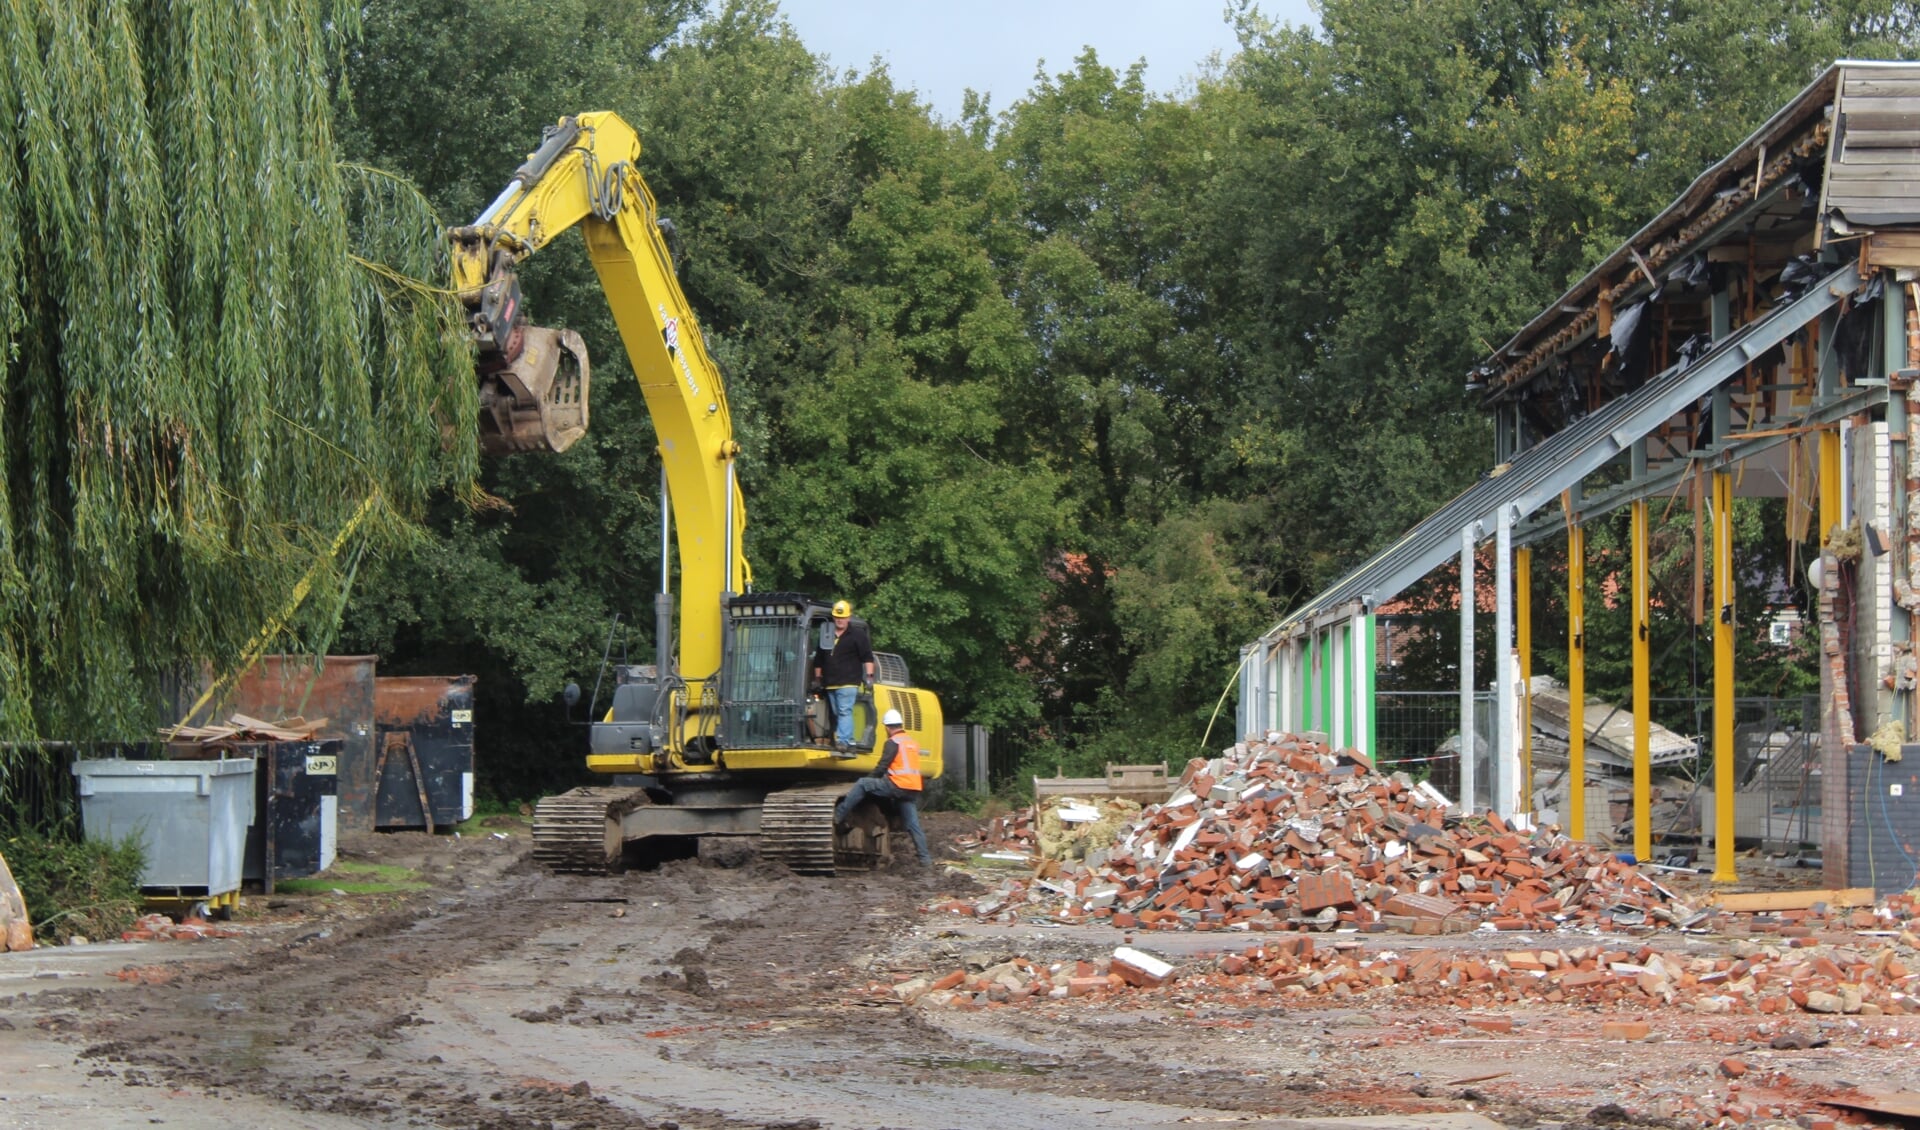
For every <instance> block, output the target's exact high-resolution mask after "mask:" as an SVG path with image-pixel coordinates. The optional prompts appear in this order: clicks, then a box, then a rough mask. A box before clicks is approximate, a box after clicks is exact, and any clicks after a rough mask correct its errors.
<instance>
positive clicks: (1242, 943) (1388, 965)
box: [868, 733, 1920, 1127]
mask: <svg viewBox="0 0 1920 1130" xmlns="http://www.w3.org/2000/svg"><path fill="white" fill-rule="evenodd" d="M1047 803H1048V805H1070V806H1077V807H1078V809H1079V811H1076V812H1074V816H1075V818H1076V819H1075V820H1073V821H1069V823H1079V824H1082V825H1085V824H1089V823H1091V821H1090V820H1089V819H1088V813H1087V812H1086V811H1085V810H1087V809H1095V808H1097V807H1098V805H1099V802H1098V801H1097V800H1087V799H1080V800H1076V799H1072V798H1052V799H1050V800H1049V801H1048V802H1047ZM1450 807H1451V806H1450V804H1449V802H1448V799H1447V798H1446V797H1445V796H1442V795H1440V794H1439V793H1438V792H1436V791H1435V790H1433V789H1432V788H1430V787H1428V786H1427V785H1425V784H1423V783H1416V782H1414V781H1413V780H1411V779H1409V778H1408V777H1407V776H1405V775H1404V774H1398V773H1396V774H1391V775H1383V774H1380V773H1378V772H1376V771H1375V770H1374V769H1373V767H1372V765H1371V763H1370V762H1369V760H1368V759H1367V758H1366V756H1365V755H1364V754H1361V753H1359V752H1357V751H1353V750H1334V749H1331V748H1329V747H1328V746H1327V745H1326V744H1325V743H1324V742H1322V741H1320V740H1318V739H1317V736H1297V735H1285V734H1278V733H1271V734H1268V735H1267V736H1266V738H1265V740H1262V741H1249V742H1243V743H1240V744H1237V745H1235V746H1233V747H1232V748H1231V749H1228V750H1226V751H1224V752H1223V753H1222V755H1221V756H1219V757H1216V758H1211V759H1205V758H1197V759H1195V760H1193V761H1192V762H1190V763H1189V764H1188V765H1187V766H1186V769H1185V772H1183V773H1182V774H1181V775H1180V777H1179V781H1178V785H1177V786H1176V787H1174V788H1173V789H1172V795H1170V796H1168V797H1167V798H1166V799H1165V800H1164V801H1162V802H1160V803H1157V804H1150V805H1148V806H1146V807H1145V808H1143V809H1141V810H1140V812H1139V813H1138V814H1137V815H1136V816H1135V817H1133V818H1132V819H1131V820H1129V821H1127V822H1126V823H1124V824H1123V825H1121V826H1119V827H1117V828H1116V829H1115V830H1114V833H1113V835H1112V837H1111V839H1110V841H1109V842H1106V843H1104V844H1102V843H1100V842H1097V841H1094V840H1089V839H1084V838H1083V839H1082V840H1080V841H1079V842H1076V843H1075V845H1074V850H1073V851H1072V852H1071V853H1068V852H1053V851H1047V850H1043V844H1042V839H1043V837H1042V836H1041V835H1040V834H1039V832H1038V831H1037V830H1036V828H1035V817H1034V815H1033V813H1032V812H1027V813H1019V814H1015V815H1013V816H1010V817H1004V818H1001V819H999V820H996V821H993V822H992V823H991V824H990V825H989V826H988V827H987V828H986V829H984V830H983V833H982V834H981V835H980V837H979V838H978V839H977V840H976V841H975V843H974V844H973V845H972V846H974V847H976V848H977V849H978V850H979V854H980V856H981V857H982V858H983V859H985V860H986V861H988V862H994V861H1000V862H1009V863H1017V864H1018V865H1019V866H1020V868H1021V871H1020V873H1019V874H1015V875H1012V876H1010V877H1008V878H1005V879H1003V880H1001V881H1000V882H999V883H998V884H997V886H996V887H995V888H994V889H991V890H990V891H989V892H988V893H987V894H985V895H984V896H976V897H971V898H964V899H961V898H952V899H945V900H941V901H939V902H935V903H932V904H930V905H927V906H926V907H924V908H923V909H924V910H925V912H926V913H927V915H928V917H929V919H930V920H933V921H937V920H938V919H939V918H941V917H949V918H951V917H959V918H966V919H972V920H976V921H979V922H984V923H990V924H994V925H997V926H1013V925H1028V926H1031V925H1040V924H1046V925H1078V926H1088V925H1101V924H1105V925H1109V926H1112V927H1115V928H1116V930H1117V931H1124V932H1126V933H1125V935H1124V944H1123V945H1121V946H1119V947H1118V948H1116V949H1114V950H1112V951H1111V953H1110V954H1109V955H1107V956H1104V957H1101V958H1099V959H1097V960H1083V959H1067V960H1046V961H1043V960H1036V959H1031V958H1028V957H1023V956H1018V955H1012V954H1005V953H999V954H993V955H992V956H987V955H986V954H974V955H970V956H968V957H966V958H965V959H964V961H963V964H962V965H961V967H960V968H954V969H945V970H943V969H942V968H941V967H940V966H939V964H937V963H936V964H935V965H934V966H933V967H932V968H930V969H929V970H928V971H927V972H926V973H925V974H923V975H918V976H913V975H897V976H896V977H895V978H894V979H893V981H892V983H882V982H875V983H872V984H870V985H869V986H868V991H869V993H870V994H872V995H873V996H874V997H875V998H878V999H882V1000H891V1001H893V1002H896V1003H897V1004H899V1005H902V1006H905V1007H911V1008H917V1009H939V1010H962V1011H965V1010H979V1009H1002V1008H1049V1007H1075V1008H1080V1007H1097V1008H1108V1009H1117V1010H1122V1011H1125V1010H1134V1009H1138V1010H1146V1011H1152V1012H1156V1013H1160V1014H1164V1013H1165V1012H1166V1010H1170V1009H1177V1010H1184V1014H1185V1015H1187V1016H1189V1017H1192V1016H1195V1015H1208V1016H1214V1017H1218V1016H1220V1015H1223V1014H1232V1013H1239V1014H1240V1015H1244V1016H1257V1015H1259V1013H1260V1012H1261V1011H1262V1010H1267V1009H1281V1010H1287V1009H1298V1010H1301V1011H1302V1012H1310V1011H1312V1010H1316V1009H1322V1010H1324V1009H1337V1010H1342V1014H1343V1015H1344V1014H1346V1012H1347V1011H1348V1010H1354V1009H1366V1010H1372V1012H1371V1014H1372V1015H1380V1016H1389V1017H1392V1018H1393V1019H1391V1020H1389V1021H1387V1022H1386V1025H1387V1027H1388V1028H1393V1029H1396V1031H1395V1032H1390V1033H1388V1034H1386V1035H1375V1036H1373V1037H1371V1038H1374V1039H1377V1040H1379V1041H1380V1042H1382V1043H1391V1042H1417V1041H1420V1040H1426V1039H1432V1038H1436V1037H1440V1038H1453V1037H1459V1039H1455V1040H1454V1042H1462V1041H1464V1042H1468V1043H1472V1042H1474V1041H1476V1040H1490V1041H1496V1042H1497V1041H1502V1040H1515V1041H1520V1042H1521V1043H1523V1044H1524V1043H1527V1042H1528V1041H1532V1040H1537V1039H1540V1038H1543V1037H1545V1036H1546V1035H1547V1034H1548V1033H1549V1032H1550V1033H1551V1037H1550V1038H1551V1040H1553V1041H1567V1042H1571V1043H1573V1044H1576V1045H1583V1044H1590V1045H1605V1044H1607V1043H1609V1042H1614V1043H1618V1042H1633V1043H1639V1042H1659V1041H1663V1040H1666V1039H1668V1038H1669V1036H1670V1035H1671V1036H1674V1037H1682V1036H1683V1035H1684V1037H1685V1038H1691V1039H1694V1040H1701V1039H1705V1040H1707V1041H1709V1042H1710V1043H1714V1044H1725V1045H1730V1046H1729V1047H1727V1048H1726V1049H1725V1050H1722V1051H1717V1052H1715V1053H1714V1054H1713V1057H1712V1058H1711V1059H1710V1060H1709V1061H1707V1062H1706V1063H1705V1064H1704V1066H1703V1067H1702V1068H1701V1071H1700V1077H1701V1078H1702V1079H1705V1080H1709V1081H1710V1083H1709V1084H1703V1086H1702V1087H1701V1088H1699V1089H1695V1090H1688V1089H1681V1090H1673V1089H1667V1090H1663V1091H1658V1092H1657V1093H1656V1092H1655V1091H1653V1090H1648V1091H1647V1092H1646V1093H1645V1094H1643V1095H1640V1096H1639V1097H1640V1100H1641V1101H1640V1102H1639V1104H1638V1106H1639V1109H1637V1110H1636V1111H1635V1113H1636V1114H1645V1115H1651V1116H1657V1117H1661V1118H1668V1119H1672V1120H1674V1123H1675V1124H1676V1125H1698V1126H1739V1125H1749V1124H1751V1125H1755V1126H1786V1125H1792V1126H1799V1127H1820V1126H1833V1125H1836V1118H1837V1120H1838V1123H1839V1124H1848V1123H1849V1122H1850V1121H1851V1111H1850V1109H1849V1108H1854V1109H1859V1110H1867V1111H1873V1110H1879V1109H1883V1107H1879V1106H1874V1105H1872V1104H1874V1103H1876V1102H1881V1101H1883V1100H1882V1099H1880V1098H1876V1097H1874V1096H1873V1095H1871V1094H1870V1093H1868V1092H1867V1091H1862V1090H1857V1089H1848V1088H1839V1089H1836V1088H1833V1087H1828V1086H1824V1085H1816V1084H1812V1083H1804V1082H1801V1081H1797V1080H1796V1079H1795V1078H1794V1077H1793V1075H1792V1072H1791V1070H1789V1069H1787V1068H1786V1067H1785V1066H1784V1064H1785V1063H1786V1062H1787V1061H1783V1060H1775V1059H1772V1058H1770V1057H1771V1056H1772V1055H1775V1054H1786V1053H1790V1052H1792V1051H1794V1050H1804V1049H1808V1048H1815V1047H1821V1046H1824V1045H1826V1044H1827V1043H1828V1042H1829V1039H1832V1040H1834V1041H1839V1042H1841V1044H1842V1045H1852V1044H1862V1045H1865V1046H1870V1047H1881V1048H1909V1047H1914V1046H1916V1044H1915V1041H1914V1040H1913V1038H1912V1024H1911V1022H1904V1024H1903V1022H1902V1021H1900V1020H1899V1019H1898V1018H1901V1017H1907V1016H1915V1015H1920V931H1916V930H1912V929H1909V925H1910V924H1911V922H1912V919H1913V917H1914V905H1915V899H1916V897H1920V890H1916V891H1911V892H1907V893H1905V894H1899V895H1892V896H1887V897H1882V898H1879V899H1877V900H1876V899H1875V898H1874V897H1873V892H1872V891H1871V890H1866V889H1861V890H1847V891H1793V890H1786V889H1779V890H1771V891H1761V892H1756V893H1748V894H1738V895H1732V894H1725V893H1719V892H1715V891H1713V890H1712V888H1711V885H1710V884H1709V883H1708V882H1707V880H1706V879H1705V877H1704V876H1703V875H1701V874H1696V873H1693V872H1691V871H1683V870H1675V869H1671V868H1665V867H1659V866H1654V865H1637V864H1635V863H1632V862H1628V861H1627V860H1625V859H1623V858H1622V857H1620V856H1618V855H1616V854H1615V853H1614V852H1613V851H1611V850H1609V849H1606V848H1603V847H1600V846H1597V845H1593V844H1588V843H1582V842H1576V841H1573V840H1570V839H1568V838H1567V837H1566V836H1564V835H1562V834H1560V832H1559V829H1558V828H1556V827H1553V826H1551V825H1549V826H1547V827H1542V828H1529V827H1526V826H1525V825H1524V824H1521V823H1517V822H1516V823H1513V824H1509V823H1508V822H1506V821H1503V820H1501V819H1500V818H1499V817H1498V816H1497V815H1494V814H1492V813H1485V814H1477V815H1468V816H1465V817H1462V816H1460V815H1459V814H1458V813H1457V812H1450V811H1449V809H1450ZM1049 827H1051V825H1049ZM1048 838H1050V837H1048ZM983 871H986V869H983ZM986 873H987V874H989V875H990V874H991V872H990V871H986ZM987 881H988V882H992V880H991V879H990V878H989V879H988V880H987ZM968 929H978V927H972V926H970V927H968ZM1162 931H1182V932H1185V931H1219V932H1221V936H1220V937H1219V938H1218V945H1217V947H1212V948H1207V947H1208V943H1207V942H1203V941H1202V940H1201V939H1198V938H1182V939H1179V940H1178V942H1177V943H1176V942H1175V940H1174V939H1171V938H1170V939H1167V945H1168V947H1169V948H1171V949H1176V950H1179V951H1181V952H1182V953H1183V954H1184V956H1179V957H1162V956H1160V955H1158V954H1155V953H1154V952H1152V951H1153V949H1154V945H1153V943H1152V942H1151V941H1150V940H1148V939H1147V938H1142V940H1141V942H1140V944H1139V945H1138V946H1137V947H1136V945H1135V944H1134V936H1133V935H1134V933H1135V932H1138V933H1141V934H1145V935H1148V936H1149V937H1150V936H1151V935H1152V934H1154V933H1156V932H1162ZM1239 932H1244V933H1239ZM1071 933H1072V934H1073V936H1074V937H1077V938H1084V937H1085V936H1086V935H1085V934H1084V933H1083V932H1071ZM1249 934H1252V935H1253V936H1248V935H1249ZM1536 935H1537V936H1536ZM1053 952H1054V953H1055V954H1056V955H1057V954H1058V953H1059V950H1058V948H1057V946H1056V947H1055V949H1054V950H1053ZM1218 1022H1220V1023H1226V1021H1218ZM1249 1022H1251V1021H1249ZM1399 1028H1405V1029H1407V1030H1406V1031H1405V1032H1398V1031H1397V1029H1399ZM1505 1074H1506V1073H1505V1072H1497V1073H1495V1074H1492V1075H1485V1076H1476V1077H1475V1078H1476V1079H1482V1078H1484V1079H1488V1080H1492V1079H1498V1078H1501V1077H1502V1076H1504V1075H1505ZM1628 1089H1629V1090H1631V1085H1630V1084H1629V1085H1628ZM1911 1097H1912V1098H1914V1099H1920V1096H1911ZM1907 1098H1908V1096H1904V1095H1901V1096H1894V1099H1895V1100H1896V1101H1901V1102H1904V1101H1906V1099H1907ZM1884 1109H1892V1108H1884ZM1902 1109H1904V1108H1902Z"/></svg>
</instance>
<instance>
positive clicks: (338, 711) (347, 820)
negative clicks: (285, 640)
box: [191, 655, 377, 832]
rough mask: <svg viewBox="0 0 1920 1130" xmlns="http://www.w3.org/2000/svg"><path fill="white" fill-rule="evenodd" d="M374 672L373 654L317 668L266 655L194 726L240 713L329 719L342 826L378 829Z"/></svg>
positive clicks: (338, 658) (339, 658) (333, 659)
mask: <svg viewBox="0 0 1920 1130" xmlns="http://www.w3.org/2000/svg"><path fill="white" fill-rule="evenodd" d="M373 672H374V657H373V656H371V655H329V656H327V657H326V662H325V663H324V664H319V665H316V664H315V663H314V662H313V661H312V660H311V659H309V658H307V657H304V656H289V655H267V656H262V657H261V659H260V662H259V663H257V664H255V665H254V667H253V669H252V670H251V671H248V672H247V674H246V675H245V677H243V678H242V679H241V680H240V681H239V683H238V684H236V685H235V686H234V688H233V692H232V693H231V694H230V695H226V696H223V698H222V700H221V701H219V702H216V703H213V704H211V705H210V706H209V708H208V710H207V711H206V712H204V713H203V714H202V715H200V716H198V717H195V718H193V719H191V721H192V722H194V723H195V724H206V723H214V722H220V721H223V720H224V719H225V718H226V717H227V716H228V715H229V714H230V713H232V712H235V711H238V712H240V713H242V714H251V715H252V716H253V717H255V718H259V719H262V720H264V721H268V722H273V721H277V720H279V719H281V718H289V717H292V716H294V715H299V716H301V717H304V718H316V719H317V718H325V719H326V720H327V725H326V727H325V728H324V729H322V730H321V731H320V736H321V737H323V738H338V739H340V743H341V745H340V753H339V755H338V756H339V760H338V761H337V762H336V767H337V769H338V773H337V774H336V776H335V778H334V783H335V787H336V789H335V797H336V800H335V803H336V804H337V805H338V806H339V826H340V828H341V829H342V830H344V831H347V832H364V831H371V830H372V829H373V826H374V755H375V753H376V752H377V750H376V748H375V746H374V736H373Z"/></svg>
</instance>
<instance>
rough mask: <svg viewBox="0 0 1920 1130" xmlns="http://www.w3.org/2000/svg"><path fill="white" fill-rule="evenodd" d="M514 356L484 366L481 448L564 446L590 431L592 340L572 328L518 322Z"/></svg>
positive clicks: (506, 451)
mask: <svg viewBox="0 0 1920 1130" xmlns="http://www.w3.org/2000/svg"><path fill="white" fill-rule="evenodd" d="M512 336H513V337H515V338H518V339H519V340H518V341H517V342H513V343H511V344H510V345H509V348H508V349H507V350H505V352H506V353H507V354H508V355H510V356H512V358H513V360H512V361H506V362H496V363H495V364H493V365H492V366H487V367H483V368H481V370H480V450H481V452H482V453H484V454H487V455H511V454H513V453H515V452H520V451H550V452H555V453H558V452H562V451H565V450H566V449H567V448H568V447H570V446H572V444H573V441H574V440H577V439H579V438H580V437H581V436H582V435H585V434H586V431H587V385H588V366H587V346H586V343H585V342H583V341H581V340H580V335H579V334H577V333H575V332H573V331H572V330H552V329H544V328H542V327H540V326H528V325H517V326H515V327H514V328H513V331H512Z"/></svg>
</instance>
